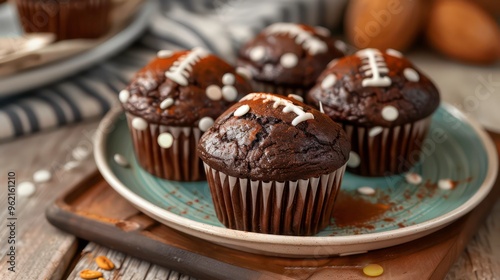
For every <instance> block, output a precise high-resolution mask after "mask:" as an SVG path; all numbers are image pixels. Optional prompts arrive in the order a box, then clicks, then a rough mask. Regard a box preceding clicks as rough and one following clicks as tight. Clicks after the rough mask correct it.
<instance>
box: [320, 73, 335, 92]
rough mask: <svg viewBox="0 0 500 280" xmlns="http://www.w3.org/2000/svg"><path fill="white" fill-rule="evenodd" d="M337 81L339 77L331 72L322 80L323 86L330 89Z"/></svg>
mask: <svg viewBox="0 0 500 280" xmlns="http://www.w3.org/2000/svg"><path fill="white" fill-rule="evenodd" d="M336 82H337V77H336V76H335V75H334V74H329V75H328V76H326V77H325V78H324V79H323V81H322V82H321V88H322V89H329V88H331V87H333V85H335V83H336Z"/></svg>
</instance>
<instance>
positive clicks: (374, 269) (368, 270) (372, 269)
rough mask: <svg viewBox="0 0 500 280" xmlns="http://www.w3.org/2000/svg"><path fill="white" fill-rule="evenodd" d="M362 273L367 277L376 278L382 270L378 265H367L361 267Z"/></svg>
mask: <svg viewBox="0 0 500 280" xmlns="http://www.w3.org/2000/svg"><path fill="white" fill-rule="evenodd" d="M363 273H364V274H365V275H367V276H371V277H377V276H380V275H382V274H383V273H384V268H383V267H382V266H381V265H379V264H373V263H372V264H369V265H367V266H365V267H363Z"/></svg>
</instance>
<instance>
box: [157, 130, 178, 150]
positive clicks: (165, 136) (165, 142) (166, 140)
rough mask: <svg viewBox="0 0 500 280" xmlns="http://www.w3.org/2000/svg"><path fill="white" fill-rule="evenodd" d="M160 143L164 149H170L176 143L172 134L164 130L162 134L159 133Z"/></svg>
mask: <svg viewBox="0 0 500 280" xmlns="http://www.w3.org/2000/svg"><path fill="white" fill-rule="evenodd" d="M157 141H158V145H159V146H160V147H162V148H164V149H168V148H170V147H172V144H174V137H173V136H172V134H170V133H168V132H163V133H161V134H160V135H158V139H157Z"/></svg>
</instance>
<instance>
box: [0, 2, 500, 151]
mask: <svg viewBox="0 0 500 280" xmlns="http://www.w3.org/2000/svg"><path fill="white" fill-rule="evenodd" d="M0 2H3V3H2V4H0V122H2V123H5V124H6V125H4V126H3V127H2V128H0V141H8V140H11V139H15V137H19V136H22V135H25V134H29V133H33V132H37V131H42V130H46V129H53V128H55V127H59V126H63V125H65V124H68V123H74V122H79V121H83V120H87V119H95V118H98V117H100V116H102V115H103V114H104V113H105V112H106V111H107V110H109V108H111V107H112V106H113V105H114V104H115V102H116V100H117V93H118V92H119V91H120V89H121V88H123V87H125V85H126V84H127V82H128V81H129V79H130V77H131V76H132V75H133V74H134V72H135V71H137V70H138V69H140V68H141V67H142V66H143V65H145V64H146V63H147V62H148V60H149V59H151V58H152V57H153V56H154V54H155V53H156V51H158V50H160V49H188V48H192V47H195V46H202V47H205V48H207V49H208V50H210V51H212V52H213V53H215V54H217V55H219V56H221V57H223V58H224V59H226V60H228V61H229V62H233V61H234V58H235V54H236V52H237V50H238V48H239V46H240V45H241V44H242V43H244V42H245V41H247V40H249V39H250V38H252V37H253V36H254V35H255V34H256V33H258V32H259V31H260V30H261V29H262V28H264V27H265V26H267V25H269V24H271V23H273V22H280V21H286V22H288V21H289V22H299V23H306V24H310V25H319V26H324V27H326V28H328V29H330V30H331V31H332V34H333V35H334V36H335V37H337V38H339V39H342V40H344V41H345V42H346V50H347V51H348V52H352V51H355V50H356V49H360V48H369V47H373V48H381V49H386V48H393V49H397V50H400V51H403V52H404V53H405V54H407V55H408V57H409V58H410V59H411V60H412V61H413V62H414V63H415V64H416V65H417V66H418V67H419V68H421V70H423V71H424V72H426V73H427V74H428V75H429V76H430V77H431V78H433V79H434V81H435V83H436V84H437V85H438V87H439V88H440V90H441V93H442V96H443V100H444V101H445V102H448V103H451V104H452V105H454V106H456V107H457V108H459V109H460V110H462V111H464V112H466V113H467V114H469V115H472V116H473V117H475V118H476V119H477V120H479V121H480V122H481V123H482V124H483V125H484V126H485V127H487V128H489V129H491V130H494V131H500V113H499V112H498V111H499V110H498V109H497V108H498V106H499V105H500V65H499V58H500V27H499V19H500V1H497V0H412V1H411V0H351V1H347V0H273V1H263V0H259V1H252V0H169V1H166V0H163V1H144V0H128V1H127V0H95V1H86V0H76V1H68V0H47V1H38V0H16V1H1V0H0Z"/></svg>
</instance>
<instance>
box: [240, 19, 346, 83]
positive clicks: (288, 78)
mask: <svg viewBox="0 0 500 280" xmlns="http://www.w3.org/2000/svg"><path fill="white" fill-rule="evenodd" d="M343 48H345V44H344V43H343V42H342V41H336V40H334V39H333V38H331V37H330V33H329V31H328V29H326V28H324V27H311V26H307V25H302V24H295V23H275V24H272V25H270V26H269V27H267V28H265V29H264V30H263V31H262V32H261V33H260V34H258V35H257V37H255V38H254V39H253V40H251V41H249V42H248V43H246V44H245V45H244V46H243V48H241V49H240V52H239V57H238V68H239V69H240V71H245V73H248V75H250V76H251V78H253V79H254V80H256V81H262V82H272V83H274V84H278V85H289V86H298V87H310V86H313V85H314V82H315V81H316V79H317V78H318V76H319V74H321V71H323V70H324V69H325V67H326V65H327V64H328V62H330V60H332V59H334V58H338V57H341V56H343V55H344V53H343V51H344V50H340V49H343ZM241 68H243V69H242V70H241Z"/></svg>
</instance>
